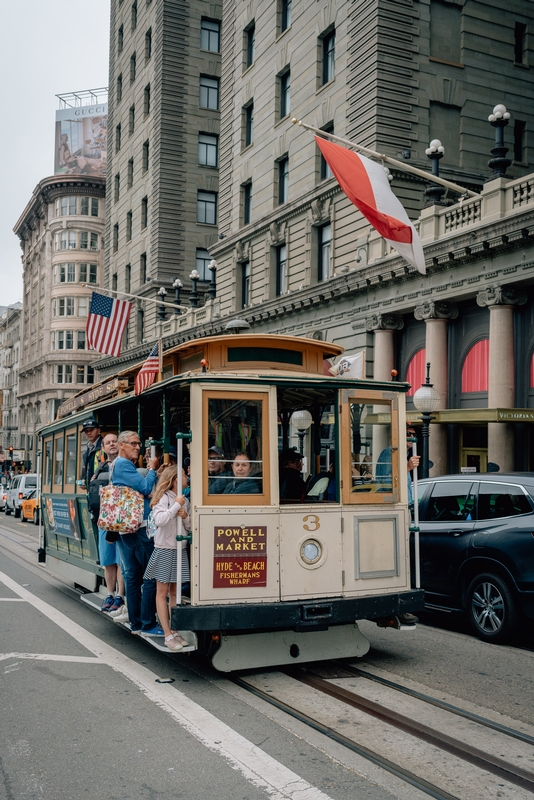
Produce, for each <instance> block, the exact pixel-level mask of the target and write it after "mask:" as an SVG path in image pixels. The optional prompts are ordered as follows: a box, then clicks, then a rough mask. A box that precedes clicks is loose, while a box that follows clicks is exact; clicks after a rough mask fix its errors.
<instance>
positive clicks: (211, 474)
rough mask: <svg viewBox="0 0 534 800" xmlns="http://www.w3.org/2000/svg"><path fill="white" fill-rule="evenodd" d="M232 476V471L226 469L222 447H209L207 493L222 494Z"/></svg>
mask: <svg viewBox="0 0 534 800" xmlns="http://www.w3.org/2000/svg"><path fill="white" fill-rule="evenodd" d="M233 477H234V476H233V473H232V472H229V471H228V470H227V469H226V456H225V455H224V450H223V449H222V447H217V446H213V447H210V448H209V450H208V494H224V490H225V489H226V487H227V485H228V479H229V478H233Z"/></svg>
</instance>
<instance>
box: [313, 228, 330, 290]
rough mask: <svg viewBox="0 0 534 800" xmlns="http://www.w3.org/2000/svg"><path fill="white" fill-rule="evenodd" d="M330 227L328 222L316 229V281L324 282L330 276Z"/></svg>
mask: <svg viewBox="0 0 534 800" xmlns="http://www.w3.org/2000/svg"><path fill="white" fill-rule="evenodd" d="M331 239H332V226H331V225H330V223H329V222H328V223H327V224H326V225H321V227H320V228H317V255H318V275H317V277H318V280H319V281H326V280H327V279H328V278H329V277H330V275H331V269H332V266H331V258H332V256H331Z"/></svg>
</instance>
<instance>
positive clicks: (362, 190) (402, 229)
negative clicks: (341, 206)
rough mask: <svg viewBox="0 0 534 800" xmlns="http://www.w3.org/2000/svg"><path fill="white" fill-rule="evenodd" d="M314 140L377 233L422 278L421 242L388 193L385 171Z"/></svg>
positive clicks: (327, 142) (353, 201) (395, 199)
mask: <svg viewBox="0 0 534 800" xmlns="http://www.w3.org/2000/svg"><path fill="white" fill-rule="evenodd" d="M315 141H316V142H317V145H318V147H319V150H320V151H321V153H322V154H323V156H324V158H325V161H326V162H327V163H328V165H329V167H330V169H331V170H332V172H333V173H334V175H335V177H336V180H337V182H338V183H339V185H340V186H341V188H342V189H343V191H344V192H345V194H346V195H347V197H348V198H349V200H350V201H351V203H354V205H355V206H356V207H357V208H358V209H359V210H360V211H361V212H362V214H363V215H364V217H365V218H366V219H367V220H368V221H369V222H370V223H371V225H372V226H373V228H375V229H376V230H377V231H378V233H379V234H380V235H381V236H383V237H384V239H385V240H386V241H387V242H389V244H390V245H391V246H392V247H394V248H395V250H396V251H397V252H398V253H399V254H400V255H401V256H402V257H403V258H405V259H406V261H407V262H408V263H409V264H412V266H414V267H415V268H416V269H417V270H419V272H421V273H422V274H423V275H424V274H425V273H426V267H425V257H424V254H423V246H422V244H421V239H420V238H419V235H418V233H417V231H416V230H415V228H414V226H413V225H412V223H411V221H410V219H409V217H408V214H407V213H406V211H405V210H404V208H403V206H402V204H401V202H400V200H399V199H398V198H397V197H395V195H394V194H393V192H392V191H391V187H390V185H389V181H388V178H387V175H386V172H385V170H384V168H383V167H382V166H381V165H380V164H377V163H376V162H375V161H371V160H370V159H369V158H366V157H365V156H361V155H359V154H358V153H355V152H354V150H348V149H347V148H346V147H341V146H340V145H338V144H334V142H329V141H327V140H326V139H322V138H320V137H318V136H316V137H315Z"/></svg>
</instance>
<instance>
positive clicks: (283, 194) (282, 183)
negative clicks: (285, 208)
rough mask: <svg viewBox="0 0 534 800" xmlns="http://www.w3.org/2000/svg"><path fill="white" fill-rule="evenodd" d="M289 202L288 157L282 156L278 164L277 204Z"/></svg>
mask: <svg viewBox="0 0 534 800" xmlns="http://www.w3.org/2000/svg"><path fill="white" fill-rule="evenodd" d="M288 200H289V157H288V156H284V158H281V159H280V161H279V162H278V202H279V203H280V204H282V203H287V201H288Z"/></svg>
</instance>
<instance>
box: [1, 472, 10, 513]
mask: <svg viewBox="0 0 534 800" xmlns="http://www.w3.org/2000/svg"><path fill="white" fill-rule="evenodd" d="M9 484H10V481H9V479H8V480H6V481H5V483H4V482H2V483H1V484H0V511H5V510H6V498H7V490H8V489H9Z"/></svg>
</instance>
